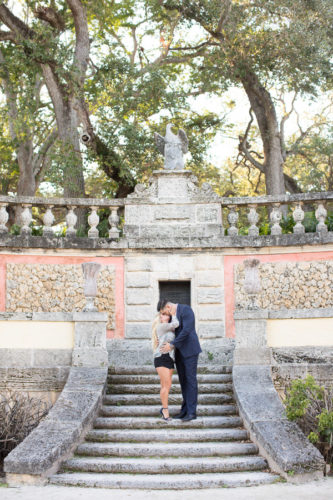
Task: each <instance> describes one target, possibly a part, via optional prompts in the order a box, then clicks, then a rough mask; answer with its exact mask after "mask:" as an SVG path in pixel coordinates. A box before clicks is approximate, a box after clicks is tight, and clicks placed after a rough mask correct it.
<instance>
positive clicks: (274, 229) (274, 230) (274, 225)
mask: <svg viewBox="0 0 333 500" xmlns="http://www.w3.org/2000/svg"><path fill="white" fill-rule="evenodd" d="M269 218H270V221H271V234H273V235H279V234H282V227H281V226H280V222H281V219H282V213H281V209H280V203H273V209H272V211H271V213H270V216H269Z"/></svg>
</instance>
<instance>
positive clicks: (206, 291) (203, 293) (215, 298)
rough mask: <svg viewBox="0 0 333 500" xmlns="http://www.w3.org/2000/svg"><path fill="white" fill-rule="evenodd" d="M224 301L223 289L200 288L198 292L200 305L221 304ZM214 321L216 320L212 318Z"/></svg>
mask: <svg viewBox="0 0 333 500" xmlns="http://www.w3.org/2000/svg"><path fill="white" fill-rule="evenodd" d="M223 299H224V294H223V289H222V288H218V287H217V288H199V289H198V292H197V301H198V304H221V303H222V302H223ZM211 319H214V318H211Z"/></svg>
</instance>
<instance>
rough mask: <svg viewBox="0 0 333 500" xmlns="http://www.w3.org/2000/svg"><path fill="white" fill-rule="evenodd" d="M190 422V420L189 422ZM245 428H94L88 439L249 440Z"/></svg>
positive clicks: (115, 441) (137, 441) (182, 441)
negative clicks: (180, 429) (148, 430)
mask: <svg viewBox="0 0 333 500" xmlns="http://www.w3.org/2000/svg"><path fill="white" fill-rule="evenodd" d="M189 423H190V422H189ZM247 440H248V432H247V431H246V430H245V429H195V428H192V429H189V428H187V429H186V428H185V429H182V431H181V432H179V429H169V428H168V427H167V424H166V425H165V428H163V429H151V430H150V432H147V430H146V429H110V430H109V429H92V430H91V431H89V432H88V433H87V435H86V441H94V442H101V441H102V442H114V443H121V442H122V443H126V442H133V443H149V442H156V441H160V442H161V441H162V442H165V443H175V442H176V443H177V442H178V443H185V442H192V441H194V442H197V441H200V442H202V441H220V442H223V441H247Z"/></svg>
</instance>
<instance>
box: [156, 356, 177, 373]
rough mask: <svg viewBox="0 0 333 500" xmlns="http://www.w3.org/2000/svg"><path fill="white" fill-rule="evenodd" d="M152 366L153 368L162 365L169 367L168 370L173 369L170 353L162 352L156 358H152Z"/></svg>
mask: <svg viewBox="0 0 333 500" xmlns="http://www.w3.org/2000/svg"><path fill="white" fill-rule="evenodd" d="M154 366H155V368H159V367H160V366H164V368H169V370H173V369H174V367H175V363H174V361H173V359H172V357H171V356H170V354H169V353H167V354H162V356H157V358H154Z"/></svg>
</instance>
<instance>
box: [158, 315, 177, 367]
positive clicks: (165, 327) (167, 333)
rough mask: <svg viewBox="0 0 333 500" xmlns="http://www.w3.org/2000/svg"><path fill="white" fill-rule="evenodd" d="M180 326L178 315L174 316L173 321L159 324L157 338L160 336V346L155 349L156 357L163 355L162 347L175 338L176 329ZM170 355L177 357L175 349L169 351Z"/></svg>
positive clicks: (173, 357)
mask: <svg viewBox="0 0 333 500" xmlns="http://www.w3.org/2000/svg"><path fill="white" fill-rule="evenodd" d="M178 326H179V321H178V319H177V317H176V316H172V321H171V323H159V324H158V325H157V330H156V333H157V338H158V346H157V347H156V349H155V351H154V358H157V357H159V356H162V353H161V352H160V349H161V347H162V345H163V344H164V343H165V342H171V341H172V340H174V338H175V333H174V332H175V329H176V328H177V327H178ZM169 354H170V357H171V358H172V359H173V360H174V359H175V350H174V349H172V351H170V352H169Z"/></svg>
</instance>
